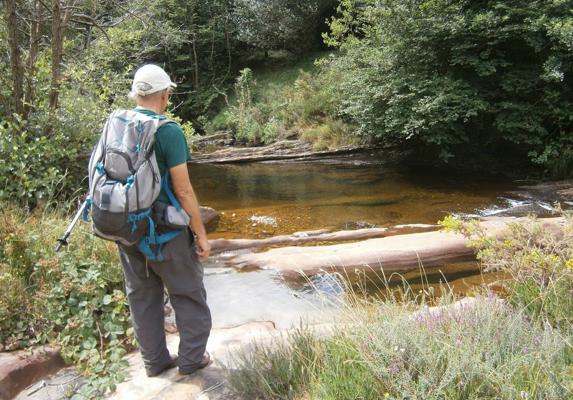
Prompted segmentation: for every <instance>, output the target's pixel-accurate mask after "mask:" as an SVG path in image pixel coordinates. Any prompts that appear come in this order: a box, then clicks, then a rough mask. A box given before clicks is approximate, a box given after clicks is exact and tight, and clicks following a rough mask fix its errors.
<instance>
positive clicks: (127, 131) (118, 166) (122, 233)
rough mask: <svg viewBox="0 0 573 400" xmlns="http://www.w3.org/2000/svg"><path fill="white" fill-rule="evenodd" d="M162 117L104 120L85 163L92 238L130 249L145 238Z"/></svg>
mask: <svg viewBox="0 0 573 400" xmlns="http://www.w3.org/2000/svg"><path fill="white" fill-rule="evenodd" d="M167 122H168V120H167V119H166V118H165V117H161V116H148V115H145V114H143V113H139V112H137V111H133V110H116V111H114V112H112V113H111V115H110V116H109V118H108V120H107V122H106V124H105V126H104V129H103V131H102V134H101V137H100V140H99V142H98V144H97V146H96V148H95V149H94V151H93V153H92V156H91V159H90V163H89V186H90V198H91V203H92V219H93V227H94V232H95V233H96V234H97V235H98V236H100V237H102V238H104V239H108V240H113V241H117V242H120V243H122V244H125V245H133V244H135V243H137V241H138V240H139V239H140V238H141V237H142V236H144V235H145V234H147V232H148V226H149V215H150V208H151V206H152V204H153V203H154V202H155V200H156V199H157V197H158V195H159V193H160V190H161V176H160V172H159V169H158V166H157V161H156V158H155V152H154V144H155V133H156V132H157V130H158V129H159V128H160V127H161V126H162V125H164V124H165V123H167Z"/></svg>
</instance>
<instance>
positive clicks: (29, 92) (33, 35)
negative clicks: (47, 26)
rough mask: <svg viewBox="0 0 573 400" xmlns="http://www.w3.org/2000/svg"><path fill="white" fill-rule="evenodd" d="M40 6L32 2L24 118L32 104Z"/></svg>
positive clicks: (40, 18) (38, 38) (40, 13)
mask: <svg viewBox="0 0 573 400" xmlns="http://www.w3.org/2000/svg"><path fill="white" fill-rule="evenodd" d="M41 21H42V7H40V3H39V1H38V0H34V2H33V10H32V21H31V22H30V51H29V53H28V62H27V69H28V71H27V77H26V94H25V96H24V118H27V117H28V115H29V114H30V111H31V110H32V109H33V106H34V95H35V93H34V78H35V77H36V60H37V58H38V48H39V43H40V24H41Z"/></svg>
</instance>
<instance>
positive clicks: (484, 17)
mask: <svg viewBox="0 0 573 400" xmlns="http://www.w3.org/2000/svg"><path fill="white" fill-rule="evenodd" d="M572 27H573V14H571V7H570V4H569V3H568V2H563V1H539V0H535V1H529V2H512V3H508V2H506V1H502V0H488V1H480V2H476V1H470V0H456V1H445V0H438V1H434V0H431V1H430V0H412V1H406V2H404V1H401V0H367V1H362V0H343V1H342V2H341V5H340V7H339V15H338V16H337V17H336V18H334V19H332V20H331V23H330V29H331V32H330V34H329V35H326V41H327V43H328V44H330V45H332V46H336V47H338V48H339V49H340V50H341V56H340V57H339V58H337V59H336V60H334V61H333V62H332V63H331V64H330V68H331V69H332V70H333V71H334V73H335V74H336V75H337V76H338V77H339V80H338V82H336V87H337V88H338V89H337V90H338V93H339V94H340V96H339V103H338V107H339V111H340V112H341V113H343V114H344V115H346V116H347V117H348V118H351V119H352V121H353V122H354V123H355V124H357V125H359V127H360V129H361V131H362V132H364V133H365V134H367V135H368V136H371V137H374V138H377V139H379V140H382V141H385V142H393V141H397V142H400V143H408V145H409V146H414V145H416V144H417V145H421V146H424V147H427V145H431V146H432V147H433V148H434V149H435V150H436V151H437V152H439V153H440V154H441V156H442V158H443V159H448V158H450V157H452V156H453V155H455V154H456V153H458V154H459V153H462V152H464V151H466V152H467V150H468V148H470V149H475V150H474V151H479V150H482V149H483V148H485V147H486V146H487V148H488V151H491V150H495V149H496V148H500V147H501V146H505V148H514V147H515V146H517V148H518V149H520V151H521V154H523V155H525V154H527V153H529V158H530V159H531V160H532V161H533V162H534V163H538V164H541V165H544V166H546V167H553V164H554V163H556V162H557V161H558V160H560V159H562V158H564V157H566V158H569V159H570V156H569V155H568V152H570V150H571V146H572V145H573V142H572V140H573V139H572V138H573V135H571V132H572V131H573V122H572V120H571V118H570V110H571V107H572V102H571V91H572V88H573V87H572V85H571V80H570V79H569V76H570V75H571V73H572V72H573V70H572V66H573V63H572V60H573V59H572V53H571V51H570V49H571V35H572V32H573V28H572ZM502 148H503V147H502ZM569 165H570V164H569Z"/></svg>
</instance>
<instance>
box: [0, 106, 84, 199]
mask: <svg viewBox="0 0 573 400" xmlns="http://www.w3.org/2000/svg"><path fill="white" fill-rule="evenodd" d="M78 153H79V149H77V148H75V147H74V146H69V139H68V138H67V137H65V136H64V135H62V134H55V135H46V134H43V133H41V132H37V131H36V132H34V131H33V130H32V129H30V126H29V125H28V124H26V123H25V122H23V121H21V120H20V119H18V118H17V117H16V118H15V119H14V121H2V122H0V201H6V200H12V201H18V202H19V203H21V204H25V205H28V206H35V205H36V204H38V203H41V202H46V201H48V200H49V199H52V198H53V197H54V196H55V195H57V194H58V193H59V192H60V191H68V192H70V191H73V190H74V189H75V188H73V184H72V182H70V181H69V179H70V177H69V176H68V175H69V171H70V169H72V168H73V166H74V165H75V164H76V163H77V158H78ZM76 182H77V181H74V182H73V183H76Z"/></svg>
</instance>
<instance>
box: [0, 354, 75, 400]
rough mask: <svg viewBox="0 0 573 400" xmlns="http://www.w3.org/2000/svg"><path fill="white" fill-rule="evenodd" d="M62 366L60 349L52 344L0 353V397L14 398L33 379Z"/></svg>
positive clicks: (32, 381) (37, 378) (33, 380)
mask: <svg viewBox="0 0 573 400" xmlns="http://www.w3.org/2000/svg"><path fill="white" fill-rule="evenodd" d="M63 366H64V360H63V359H62V357H61V356H60V350H59V348H57V347H53V346H41V347H36V348H31V349H26V350H19V351H14V352H10V353H0V399H12V398H14V397H15V396H16V395H17V394H18V393H19V392H20V391H22V390H24V389H25V388H27V387H28V386H30V385H31V384H32V383H34V382H35V381H37V380H39V379H41V378H43V377H44V376H47V375H49V374H52V373H54V372H56V371H58V370H60V369H61V368H62V367H63Z"/></svg>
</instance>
